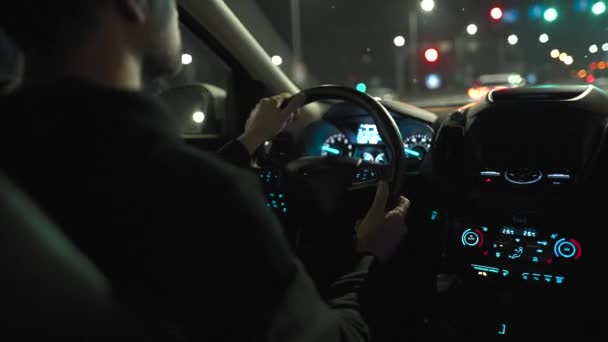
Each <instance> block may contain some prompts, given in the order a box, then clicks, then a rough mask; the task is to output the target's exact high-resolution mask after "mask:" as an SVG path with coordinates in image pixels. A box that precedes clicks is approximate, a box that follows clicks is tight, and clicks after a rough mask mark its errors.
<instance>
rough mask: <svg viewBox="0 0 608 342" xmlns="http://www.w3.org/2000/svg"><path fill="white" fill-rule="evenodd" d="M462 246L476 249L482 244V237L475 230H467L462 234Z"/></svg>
mask: <svg viewBox="0 0 608 342" xmlns="http://www.w3.org/2000/svg"><path fill="white" fill-rule="evenodd" d="M461 241H462V244H463V245H464V246H467V247H476V246H481V245H482V244H483V236H482V234H481V232H479V231H477V230H472V229H467V230H465V231H464V232H463V233H462V237H461Z"/></svg>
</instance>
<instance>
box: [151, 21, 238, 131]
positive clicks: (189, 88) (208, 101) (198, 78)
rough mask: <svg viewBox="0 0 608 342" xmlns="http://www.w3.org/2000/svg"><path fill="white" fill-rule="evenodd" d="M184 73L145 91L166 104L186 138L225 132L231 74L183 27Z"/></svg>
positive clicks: (166, 79) (217, 58)
mask: <svg viewBox="0 0 608 342" xmlns="http://www.w3.org/2000/svg"><path fill="white" fill-rule="evenodd" d="M181 31H182V39H183V54H182V69H181V71H180V72H179V73H178V74H177V75H174V76H173V77H169V78H163V79H157V80H153V81H149V82H147V84H146V91H147V92H148V93H149V94H152V95H156V96H158V97H159V98H160V100H161V101H162V102H164V103H165V104H166V105H167V107H168V109H169V110H170V112H171V114H172V115H175V118H176V120H177V122H178V123H179V126H180V130H181V133H183V134H214V135H219V134H221V132H222V131H223V128H224V123H225V116H226V95H227V94H226V92H227V91H228V89H229V84H230V81H231V77H232V71H231V70H230V68H229V67H228V66H227V65H226V64H225V63H224V62H223V61H222V59H221V58H220V57H219V56H217V55H216V54H215V53H214V52H213V51H212V50H211V49H210V48H209V47H208V46H207V45H206V44H205V42H204V41H202V40H201V39H200V38H198V37H197V36H196V35H194V34H193V33H192V32H191V31H190V30H189V29H188V28H187V27H185V26H184V25H181Z"/></svg>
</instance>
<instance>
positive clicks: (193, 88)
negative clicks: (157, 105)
mask: <svg viewBox="0 0 608 342" xmlns="http://www.w3.org/2000/svg"><path fill="white" fill-rule="evenodd" d="M159 99H160V101H161V102H162V103H163V104H164V105H165V106H166V107H167V109H168V111H169V113H170V114H171V115H173V117H174V118H175V119H176V120H177V122H178V125H179V129H180V132H179V133H181V134H219V133H221V128H222V127H223V121H224V120H225V105H226V91H225V90H224V89H221V88H219V87H216V86H214V85H211V84H206V83H196V84H188V85H181V86H177V87H172V88H169V89H167V90H165V91H163V92H162V93H161V94H159Z"/></svg>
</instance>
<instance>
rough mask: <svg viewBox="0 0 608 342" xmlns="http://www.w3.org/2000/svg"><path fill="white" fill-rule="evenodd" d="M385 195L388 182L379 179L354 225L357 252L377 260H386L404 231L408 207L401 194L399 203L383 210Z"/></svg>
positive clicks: (406, 200)
mask: <svg viewBox="0 0 608 342" xmlns="http://www.w3.org/2000/svg"><path fill="white" fill-rule="evenodd" d="M388 196H389V187H388V183H386V182H380V183H379V184H378V190H377V191H376V197H375V198H374V202H373V203H372V206H371V207H370V209H369V211H368V212H367V214H366V215H365V217H364V218H363V220H361V222H360V223H359V224H358V225H357V228H356V230H357V247H358V250H359V252H367V253H371V254H373V255H374V256H376V257H377V258H378V261H380V262H381V263H383V262H386V261H388V260H389V259H390V257H391V256H392V255H393V253H394V252H395V250H396V249H397V247H398V246H399V244H400V243H401V240H402V239H403V237H404V235H405V233H406V232H407V227H406V226H405V217H406V215H407V211H408V209H409V207H410V201H409V200H408V199H407V198H405V197H403V196H402V197H400V198H399V204H398V205H397V206H396V207H395V208H394V209H392V210H390V211H388V212H386V204H387V201H388Z"/></svg>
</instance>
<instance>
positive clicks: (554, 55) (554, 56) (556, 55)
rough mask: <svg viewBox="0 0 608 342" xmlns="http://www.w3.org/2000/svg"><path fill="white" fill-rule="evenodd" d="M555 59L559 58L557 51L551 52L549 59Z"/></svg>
mask: <svg viewBox="0 0 608 342" xmlns="http://www.w3.org/2000/svg"><path fill="white" fill-rule="evenodd" d="M557 57H559V50H558V49H553V50H551V58H557Z"/></svg>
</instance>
